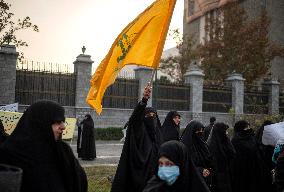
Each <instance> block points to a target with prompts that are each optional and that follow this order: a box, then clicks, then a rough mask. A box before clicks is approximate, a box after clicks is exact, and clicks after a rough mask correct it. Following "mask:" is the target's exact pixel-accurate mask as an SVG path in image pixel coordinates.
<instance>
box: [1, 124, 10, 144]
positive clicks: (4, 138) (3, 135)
mask: <svg viewBox="0 0 284 192" xmlns="http://www.w3.org/2000/svg"><path fill="white" fill-rule="evenodd" d="M8 136H9V135H8V134H7V133H6V132H5V129H4V125H3V123H2V121H1V119H0V145H1V144H2V143H3V142H4V141H5V140H6V139H7V138H8Z"/></svg>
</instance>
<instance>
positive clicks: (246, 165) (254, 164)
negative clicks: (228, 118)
mask: <svg viewBox="0 0 284 192" xmlns="http://www.w3.org/2000/svg"><path fill="white" fill-rule="evenodd" d="M232 144H233V146H234V148H235V150H236V157H235V158H234V160H233V161H232V164H231V175H232V191H233V192H241V191H243V192H260V191H261V192H268V191H272V190H271V188H269V186H270V185H269V181H270V179H269V176H270V175H268V174H267V170H266V168H267V167H266V166H265V162H264V159H263V158H262V156H261V155H260V152H259V150H258V148H257V143H256V140H255V137H254V132H253V129H251V128H250V125H249V123H248V122H247V121H244V120H241V121H238V122H236V124H235V126H234V136H233V138H232Z"/></svg>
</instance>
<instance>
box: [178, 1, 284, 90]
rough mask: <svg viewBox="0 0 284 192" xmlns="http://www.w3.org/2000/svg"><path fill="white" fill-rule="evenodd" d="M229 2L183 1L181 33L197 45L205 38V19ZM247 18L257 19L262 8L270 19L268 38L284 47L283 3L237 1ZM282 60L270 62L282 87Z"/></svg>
mask: <svg viewBox="0 0 284 192" xmlns="http://www.w3.org/2000/svg"><path fill="white" fill-rule="evenodd" d="M229 1H230V0H184V22H183V23H184V24H183V33H184V34H190V35H193V34H194V37H195V38H196V40H197V42H198V43H202V41H203V38H204V37H205V29H204V27H205V17H206V15H208V14H212V13H214V10H216V9H218V8H219V7H221V6H223V5H224V4H226V3H228V2H229ZM239 2H240V3H241V5H243V6H244V7H245V10H246V12H247V14H248V16H249V18H254V17H257V16H258V15H259V14H260V11H261V9H262V8H265V9H266V10H267V13H268V16H269V18H270V19H271V24H270V31H269V38H270V40H271V41H273V42H275V43H277V44H278V45H280V46H282V47H284V33H283V31H284V1H279V0H239ZM283 71H284V58H280V57H277V58H275V59H274V60H273V61H272V67H271V74H272V75H273V77H276V78H277V79H279V81H280V82H281V84H282V87H283V85H284V72H283Z"/></svg>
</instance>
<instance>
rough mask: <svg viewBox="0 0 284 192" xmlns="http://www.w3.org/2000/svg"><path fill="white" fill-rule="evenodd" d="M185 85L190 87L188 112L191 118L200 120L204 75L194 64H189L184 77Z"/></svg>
mask: <svg viewBox="0 0 284 192" xmlns="http://www.w3.org/2000/svg"><path fill="white" fill-rule="evenodd" d="M184 79H185V84H187V85H190V98H189V101H190V102H189V111H190V112H191V113H192V117H193V118H200V117H199V116H200V115H199V114H200V113H202V104H203V81H204V73H203V71H202V70H201V69H200V68H199V67H198V66H197V65H196V64H195V63H193V64H191V65H190V67H189V69H188V70H187V72H186V73H185V75H184Z"/></svg>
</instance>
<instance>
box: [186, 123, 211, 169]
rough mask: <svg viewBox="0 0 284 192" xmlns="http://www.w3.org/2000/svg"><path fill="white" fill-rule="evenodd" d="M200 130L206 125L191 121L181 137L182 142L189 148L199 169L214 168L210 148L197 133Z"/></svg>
mask: <svg viewBox="0 0 284 192" xmlns="http://www.w3.org/2000/svg"><path fill="white" fill-rule="evenodd" d="M199 129H204V125H203V124H202V123H200V122H199V121H191V122H190V123H189V124H188V125H187V126H186V128H185V130H184V132H183V134H182V136H181V142H183V143H184V144H185V145H186V146H187V148H188V151H189V154H190V155H191V157H192V160H193V162H194V163H195V165H196V166H197V167H203V168H212V156H211V154H210V152H209V149H208V146H207V144H206V143H205V142H204V141H203V140H202V138H201V137H198V136H197V135H196V133H195V132H196V131H198V130H199Z"/></svg>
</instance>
